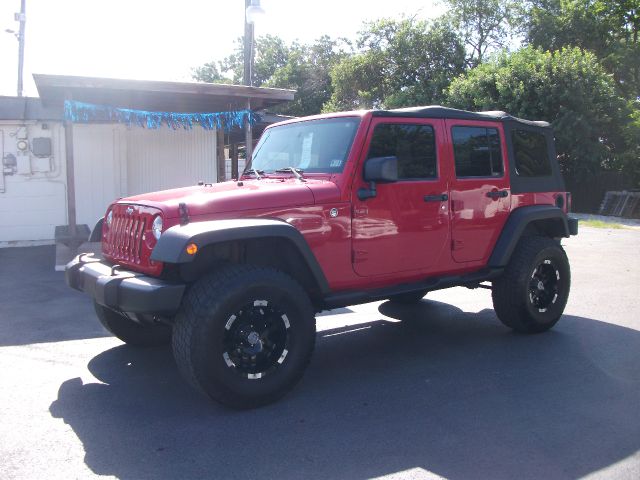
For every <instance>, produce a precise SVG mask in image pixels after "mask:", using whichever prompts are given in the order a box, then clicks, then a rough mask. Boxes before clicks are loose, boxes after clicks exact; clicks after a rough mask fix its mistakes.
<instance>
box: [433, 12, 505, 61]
mask: <svg viewBox="0 0 640 480" xmlns="http://www.w3.org/2000/svg"><path fill="white" fill-rule="evenodd" d="M444 3H445V5H446V6H447V7H448V12H449V13H448V14H447V15H446V16H445V18H446V20H447V21H448V22H449V23H450V24H451V26H452V27H453V28H454V29H455V30H456V31H457V32H458V34H459V35H460V37H461V38H462V39H463V41H464V44H465V45H466V47H467V49H468V58H467V64H468V65H469V66H470V67H475V66H476V65H479V64H480V63H482V61H483V60H484V59H485V58H486V57H487V54H488V53H491V52H492V51H496V50H500V49H503V48H505V47H506V46H507V43H508V41H509V40H510V38H511V36H512V31H513V26H514V25H515V22H516V19H517V13H516V12H517V10H518V9H517V4H518V2H515V1H513V0H445V1H444Z"/></svg>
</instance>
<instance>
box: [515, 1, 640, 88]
mask: <svg viewBox="0 0 640 480" xmlns="http://www.w3.org/2000/svg"><path fill="white" fill-rule="evenodd" d="M523 18H524V20H523V25H524V28H523V33H524V37H525V41H526V42H527V43H529V44H531V45H534V46H536V47H541V48H542V49H544V50H551V51H556V50H559V49H561V48H563V47H565V46H577V47H580V48H583V49H587V50H591V51H592V52H594V53H595V54H596V55H597V56H598V58H600V60H601V61H602V64H603V66H604V67H605V68H606V69H607V70H608V71H609V72H610V73H611V74H612V75H613V76H614V78H615V80H616V83H617V87H618V89H619V91H620V92H621V93H622V94H623V95H624V96H625V97H629V98H637V97H639V96H640V43H639V42H638V32H639V30H640V2H639V1H638V0H531V1H530V2H529V5H528V8H527V9H526V13H525V16H524V17H523Z"/></svg>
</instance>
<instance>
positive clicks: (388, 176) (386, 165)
mask: <svg viewBox="0 0 640 480" xmlns="http://www.w3.org/2000/svg"><path fill="white" fill-rule="evenodd" d="M364 179H365V180H366V181H367V182H383V183H389V182H397V181H398V157H375V158H370V159H369V160H367V161H366V162H365V163H364Z"/></svg>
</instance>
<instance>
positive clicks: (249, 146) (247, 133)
mask: <svg viewBox="0 0 640 480" xmlns="http://www.w3.org/2000/svg"><path fill="white" fill-rule="evenodd" d="M247 110H251V99H250V98H247ZM244 141H245V144H246V145H245V152H246V157H245V158H246V160H245V165H249V162H250V161H251V155H253V131H252V128H251V122H250V121H249V119H248V118H247V120H246V121H245V124H244Z"/></svg>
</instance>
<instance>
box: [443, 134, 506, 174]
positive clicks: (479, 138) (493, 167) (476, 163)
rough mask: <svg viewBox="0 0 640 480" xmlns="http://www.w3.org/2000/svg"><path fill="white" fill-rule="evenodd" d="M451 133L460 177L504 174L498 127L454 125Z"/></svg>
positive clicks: (457, 171) (457, 172)
mask: <svg viewBox="0 0 640 480" xmlns="http://www.w3.org/2000/svg"><path fill="white" fill-rule="evenodd" d="M451 134H452V137H453V154H454V157H455V162H456V176H457V177H458V178H464V177H500V176H502V174H503V173H504V167H503V165H502V153H501V148H500V135H499V134H498V130H497V129H496V128H485V127H453V128H452V129H451Z"/></svg>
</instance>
